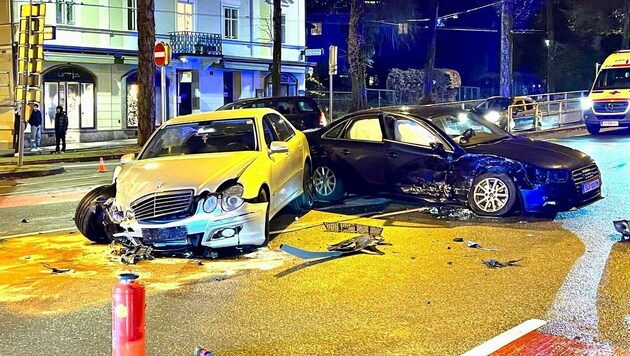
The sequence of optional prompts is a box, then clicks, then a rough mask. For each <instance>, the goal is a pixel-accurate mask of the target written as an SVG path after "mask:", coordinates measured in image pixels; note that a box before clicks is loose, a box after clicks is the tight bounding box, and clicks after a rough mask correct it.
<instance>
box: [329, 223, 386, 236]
mask: <svg viewBox="0 0 630 356" xmlns="http://www.w3.org/2000/svg"><path fill="white" fill-rule="evenodd" d="M324 227H325V228H326V231H329V232H347V233H355V234H366V235H374V236H381V234H383V228H382V227H379V226H370V225H363V224H351V223H339V222H325V223H324Z"/></svg>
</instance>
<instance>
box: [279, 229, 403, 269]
mask: <svg viewBox="0 0 630 356" xmlns="http://www.w3.org/2000/svg"><path fill="white" fill-rule="evenodd" d="M324 227H325V228H326V230H327V231H333V232H357V231H373V232H379V234H378V235H375V234H364V235H360V236H356V237H353V238H350V239H346V240H343V241H341V242H338V243H336V244H332V245H328V247H327V248H328V251H307V250H302V249H300V248H297V247H293V246H289V245H285V244H282V245H280V250H282V251H284V252H286V253H289V254H291V255H293V256H295V257H298V258H301V259H305V260H308V259H314V258H332V257H341V256H344V255H349V254H353V253H357V252H361V251H370V252H374V253H375V254H379V255H384V254H385V253H384V252H383V251H380V250H379V249H378V248H377V247H376V246H378V245H391V244H390V243H386V242H385V239H384V238H383V237H382V236H380V233H381V232H382V231H383V228H382V227H378V226H370V225H362V224H350V223H329V222H325V223H324Z"/></svg>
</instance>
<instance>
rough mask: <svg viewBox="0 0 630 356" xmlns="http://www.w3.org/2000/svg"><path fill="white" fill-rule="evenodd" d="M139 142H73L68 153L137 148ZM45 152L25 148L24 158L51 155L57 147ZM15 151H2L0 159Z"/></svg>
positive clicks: (67, 146) (67, 150)
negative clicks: (126, 147)
mask: <svg viewBox="0 0 630 356" xmlns="http://www.w3.org/2000/svg"><path fill="white" fill-rule="evenodd" d="M137 142H138V140H137V139H135V138H132V139H126V140H115V141H101V142H72V143H68V144H67V145H66V153H70V152H77V151H89V150H106V149H109V148H119V147H125V146H135V145H136V143H137ZM42 149H43V151H41V152H31V148H30V147H25V148H24V157H26V156H36V155H40V154H50V153H52V152H54V151H55V146H42ZM13 155H14V152H13V150H2V151H0V157H13Z"/></svg>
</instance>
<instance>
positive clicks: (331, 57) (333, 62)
mask: <svg viewBox="0 0 630 356" xmlns="http://www.w3.org/2000/svg"><path fill="white" fill-rule="evenodd" d="M335 74H337V46H330V47H328V80H329V83H328V90H329V91H330V92H329V94H328V96H329V103H328V115H329V117H330V122H332V121H333V75H335Z"/></svg>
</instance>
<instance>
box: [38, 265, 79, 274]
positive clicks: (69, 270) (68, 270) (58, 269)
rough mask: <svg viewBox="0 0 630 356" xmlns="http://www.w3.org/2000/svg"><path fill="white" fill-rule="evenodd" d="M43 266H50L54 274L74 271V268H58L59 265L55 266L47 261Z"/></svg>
mask: <svg viewBox="0 0 630 356" xmlns="http://www.w3.org/2000/svg"><path fill="white" fill-rule="evenodd" d="M42 266H44V267H46V268H48V269H49V270H51V271H52V274H62V273H73V272H74V270H73V269H70V268H57V267H53V266H51V265H49V264H47V263H42Z"/></svg>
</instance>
